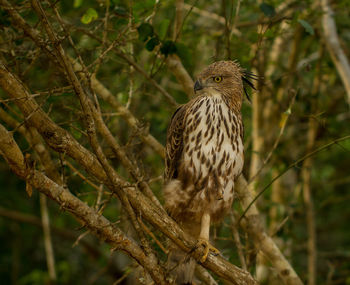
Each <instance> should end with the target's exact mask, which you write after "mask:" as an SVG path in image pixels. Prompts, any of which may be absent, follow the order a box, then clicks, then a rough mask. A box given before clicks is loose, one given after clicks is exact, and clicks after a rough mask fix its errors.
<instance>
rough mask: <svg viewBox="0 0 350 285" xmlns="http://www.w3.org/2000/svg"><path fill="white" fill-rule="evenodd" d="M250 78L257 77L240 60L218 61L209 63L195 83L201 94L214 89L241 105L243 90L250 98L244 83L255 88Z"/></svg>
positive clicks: (196, 89) (197, 92) (197, 91)
mask: <svg viewBox="0 0 350 285" xmlns="http://www.w3.org/2000/svg"><path fill="white" fill-rule="evenodd" d="M249 79H256V78H255V76H254V75H252V74H251V73H248V72H246V71H245V70H244V69H243V68H241V66H240V65H239V63H238V62H236V61H217V62H214V63H212V64H211V65H209V66H208V67H207V68H206V69H205V70H203V71H202V72H201V73H200V74H199V75H198V77H197V80H196V82H195V84H194V91H195V93H196V94H199V95H200V94H201V93H207V91H210V89H212V90H215V91H217V92H219V93H220V94H222V95H224V96H225V97H226V98H227V99H229V100H230V101H233V102H234V103H235V105H238V106H240V105H241V103H242V100H243V92H245V93H246V95H247V98H248V100H249V96H248V93H247V91H246V89H245V87H244V84H243V83H247V84H248V85H249V86H250V87H252V88H254V85H253V84H252V83H251V82H250V80H249ZM254 89H255V88H254ZM209 93H210V92H209Z"/></svg>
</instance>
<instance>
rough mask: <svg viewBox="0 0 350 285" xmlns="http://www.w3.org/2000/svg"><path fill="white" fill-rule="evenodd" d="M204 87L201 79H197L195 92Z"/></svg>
mask: <svg viewBox="0 0 350 285" xmlns="http://www.w3.org/2000/svg"><path fill="white" fill-rule="evenodd" d="M202 89H203V85H202V84H201V82H200V81H199V80H197V81H196V82H195V83H194V92H196V91H198V90H202Z"/></svg>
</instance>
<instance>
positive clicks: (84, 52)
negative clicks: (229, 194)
mask: <svg viewBox="0 0 350 285" xmlns="http://www.w3.org/2000/svg"><path fill="white" fill-rule="evenodd" d="M41 2H42V6H43V8H44V9H45V12H46V13H47V16H48V20H49V22H50V23H51V25H52V27H53V29H54V30H55V31H56V33H57V35H58V36H59V40H60V41H61V44H62V45H63V47H64V50H65V52H66V53H67V54H68V55H69V56H70V57H71V58H72V59H73V60H74V61H75V62H79V60H81V61H80V63H81V62H83V63H84V64H85V67H86V70H82V69H81V68H80V71H79V72H80V73H84V72H88V73H89V78H90V79H91V78H95V79H97V80H98V81H99V83H101V84H102V85H103V86H104V87H105V88H106V89H107V90H108V91H109V96H107V97H106V96H105V97H104V96H103V95H101V94H99V92H96V93H97V96H98V99H99V102H100V106H101V111H102V113H103V118H104V120H105V122H106V124H107V125H108V127H109V128H110V130H111V131H112V133H113V135H114V136H115V138H116V139H117V140H118V142H119V143H120V145H121V146H122V148H123V150H124V151H125V152H126V153H127V154H128V157H129V158H130V160H132V161H133V163H135V165H137V166H138V167H139V169H140V170H141V172H142V176H143V178H144V179H145V180H146V181H148V182H149V184H150V186H151V188H152V190H153V192H154V193H155V195H156V196H157V197H158V198H159V200H160V201H161V202H162V201H163V200H162V199H163V198H162V191H161V189H162V174H163V169H164V163H163V158H162V156H161V155H160V153H161V150H159V151H157V149H156V148H157V146H158V147H160V148H161V145H164V143H165V138H166V129H167V125H168V124H169V121H170V118H171V115H172V113H173V112H174V111H175V109H176V105H177V104H182V103H186V102H187V101H188V100H189V99H190V98H191V96H193V94H192V90H191V89H190V88H188V86H189V85H190V84H191V80H190V79H191V78H192V79H194V78H195V76H196V74H198V73H199V72H200V71H201V70H202V69H203V68H204V67H205V66H207V65H208V64H210V63H212V62H214V61H217V60H224V59H225V60H227V59H231V60H238V62H239V63H240V64H241V66H242V67H244V68H246V69H247V70H249V71H251V72H253V73H254V74H256V75H258V76H259V80H257V81H256V82H253V83H254V85H255V87H256V90H253V89H252V88H250V87H249V86H247V91H248V93H249V97H250V99H251V102H249V101H248V100H245V102H244V105H243V109H242V114H243V119H244V125H245V158H246V161H245V167H244V171H243V174H244V175H245V177H246V178H247V180H248V181H249V182H250V183H251V185H253V186H254V188H255V191H256V194H257V193H259V192H261V191H264V192H263V194H262V196H261V197H260V198H259V200H258V201H257V205H258V208H259V210H260V212H261V215H262V218H263V221H264V224H265V226H266V230H267V232H268V233H269V234H270V235H271V236H272V237H273V238H274V239H275V242H276V243H277V244H278V245H279V247H280V248H281V250H282V251H283V253H284V254H285V256H286V257H287V258H288V260H289V261H290V262H291V264H292V265H293V267H294V269H295V270H296V272H297V273H298V275H299V276H300V277H301V279H302V280H303V281H304V282H305V284H311V285H313V284H350V227H349V219H350V207H349V203H350V192H349V189H350V155H349V152H350V140H349V139H348V140H347V139H344V140H340V141H338V139H341V138H344V137H346V136H348V135H349V134H350V127H349V126H350V112H349V104H350V89H349V88H350V87H349V86H350V83H349V82H350V77H349V76H348V75H347V73H346V69H347V68H348V70H350V68H349V62H348V59H349V57H350V54H349V53H350V50H349V46H350V28H349V27H350V9H349V7H350V3H349V1H348V0H339V1H325V0H322V1H311V0H310V1H308V0H304V1H291V0H287V1H277V0H271V1H266V2H263V1H250V0H244V1H240V0H232V1H230V0H221V1H199V0H197V1H174V0H170V1H159V0H144V1H141V0H135V1H120V0H106V1H102V0H100V1H89V0H74V1H68V0H59V1H52V0H49V1H41ZM0 3H1V9H0V59H1V61H3V62H4V63H6V65H7V66H8V67H9V68H10V69H11V71H12V72H13V73H15V74H16V75H17V76H18V77H19V78H20V79H21V80H22V81H23V82H24V83H25V84H26V85H27V87H28V89H29V90H30V92H31V93H32V94H33V96H34V98H35V99H36V101H37V102H38V104H39V105H40V106H41V108H42V109H43V110H44V111H45V112H47V114H49V116H50V117H51V118H52V120H53V121H54V122H55V123H56V124H58V125H59V126H61V127H62V128H64V129H66V130H67V131H69V132H70V133H71V134H72V135H73V136H74V138H75V139H76V140H78V141H79V143H81V144H82V145H84V146H85V147H86V148H88V149H90V146H89V140H88V139H87V136H86V128H85V125H84V122H83V114H82V111H81V106H80V103H79V100H78V99H77V97H76V95H75V93H74V90H73V88H72V87H71V86H70V84H69V83H68V82H67V81H66V79H65V77H64V76H62V73H60V71H59V69H58V67H57V63H55V62H53V61H52V60H51V58H50V57H49V56H48V55H47V54H45V53H44V52H43V51H42V50H41V49H40V48H39V47H38V46H37V45H36V44H35V43H34V42H33V41H32V40H31V39H30V38H29V37H27V35H26V34H25V33H23V31H22V30H21V29H20V28H19V27H18V26H17V25H16V23H15V22H14V20H13V17H11V15H10V13H9V12H8V10H6V9H3V8H4V5H7V4H6V1H3V0H1V1H0ZM9 3H10V5H12V8H14V9H15V10H16V11H17V12H18V13H19V14H20V15H21V17H23V19H24V20H25V21H26V22H27V23H28V24H29V25H30V26H31V27H33V28H34V29H36V30H37V31H38V33H39V35H40V36H41V37H42V39H43V41H44V42H46V43H47V35H46V33H45V30H44V27H43V25H42V24H41V23H40V22H39V19H38V16H37V14H36V13H35V12H34V10H33V9H32V7H31V3H30V1H20V0H11V1H10V2H9ZM53 7H55V8H56V10H55V9H53ZM56 12H57V13H56ZM58 15H59V16H58ZM334 24H335V26H334ZM334 27H335V28H336V30H335V29H334ZM335 31H336V33H335ZM334 39H335V40H336V41H335V42H334ZM78 59H79V60H78ZM178 65H180V68H179V67H178ZM78 69H79V68H78ZM79 72H77V74H78V73H79ZM186 72H187V73H186ZM186 76H187V77H186ZM188 76H189V77H188ZM87 82H88V83H86V84H87V85H88V84H89V80H88V81H87ZM346 86H348V87H346ZM0 95H1V98H0V122H1V124H3V125H4V126H6V127H7V129H8V130H11V131H14V132H13V134H14V138H15V139H16V141H17V143H18V144H19V146H20V147H21V149H22V151H23V152H24V153H29V154H31V156H32V157H33V158H34V159H35V158H36V154H35V151H34V150H33V147H32V145H31V143H29V142H28V140H26V138H25V135H24V133H25V132H24V131H23V127H26V121H25V120H24V118H23V115H22V114H21V112H20V111H19V109H18V108H17V107H16V105H15V102H13V100H11V99H9V98H8V96H7V95H6V93H5V92H3V91H2V90H1V89H0ZM120 106H122V107H123V108H124V109H126V110H128V111H129V112H130V114H131V116H133V117H135V118H136V119H137V120H138V122H137V127H135V126H134V127H131V125H130V124H129V123H128V121H127V119H128V118H130V116H129V117H128V115H125V113H123V112H121V110H124V109H121V107H120ZM29 129H30V128H27V130H29ZM145 134H146V135H147V134H150V135H152V136H153V137H154V138H155V139H156V141H158V143H160V144H159V145H157V144H153V145H152V144H151V145H150V144H148V143H147V142H145V140H144V139H142V138H144V136H145ZM100 144H101V146H102V147H103V149H104V151H105V154H106V155H107V157H108V158H109V159H110V161H111V162H112V164H113V167H114V168H115V169H116V170H117V171H118V173H119V174H120V175H121V176H122V177H124V178H125V179H128V180H130V181H131V180H132V179H131V178H130V176H129V175H128V172H127V170H126V169H125V168H124V167H123V166H122V165H121V163H120V162H119V161H118V159H116V158H115V156H114V154H113V151H112V150H110V149H109V147H108V144H107V143H106V142H105V141H104V140H103V139H101V140H100ZM317 149H318V150H319V151H316V152H314V153H313V154H311V155H309V156H307V157H305V156H306V155H307V154H310V153H312V152H313V151H315V150H317ZM50 153H51V155H52V159H53V160H54V163H55V166H56V167H57V170H58V171H59V174H60V176H61V179H62V180H63V181H64V183H65V185H66V186H67V187H68V189H69V190H70V191H71V192H72V193H73V194H74V195H76V196H77V197H79V198H80V199H81V200H83V201H85V202H86V203H87V204H88V205H89V206H91V207H96V209H97V208H98V209H103V214H104V216H106V217H107V218H108V219H109V220H110V221H113V222H116V223H118V224H119V225H120V227H121V228H123V230H124V231H125V232H126V233H129V234H131V235H132V233H131V230H130V229H129V226H128V222H127V221H126V217H125V214H124V212H123V211H122V209H121V206H120V204H119V202H118V201H117V200H116V199H115V198H113V197H112V196H111V193H109V192H108V189H107V188H105V187H103V185H100V184H99V182H98V181H96V179H95V178H94V177H90V176H89V175H88V174H87V173H86V172H85V171H84V170H83V169H82V168H81V166H79V165H77V164H76V163H75V162H74V161H73V160H71V159H70V158H68V157H66V156H65V155H64V154H58V153H56V152H54V151H51V152H50ZM36 167H37V168H38V169H41V168H40V167H41V166H40V165H37V166H36ZM280 175H281V176H280ZM277 176H280V177H279V178H278V179H276V180H275V181H273V183H270V182H271V181H272V179H274V178H276V177H277ZM0 189H1V191H0V240H1V242H0V252H1V254H0V280H1V283H2V284H21V285H22V284H23V285H24V284H74V283H75V284H83V283H84V284H134V282H135V280H134V279H132V278H131V277H130V276H131V275H132V274H131V273H133V272H134V271H135V268H136V266H135V264H134V262H133V261H131V260H130V259H129V258H127V257H126V256H125V255H123V254H122V253H118V252H113V253H111V251H110V247H109V246H108V245H107V244H105V243H103V242H102V241H99V240H98V239H97V238H95V237H94V236H93V235H91V234H90V233H89V232H87V231H86V229H84V228H81V226H80V224H79V223H78V222H77V221H76V220H75V219H74V218H73V217H72V216H71V215H70V214H69V213H67V212H65V211H63V210H62V209H61V208H60V207H59V206H58V205H57V204H55V203H54V202H52V201H50V200H49V199H45V197H44V196H42V197H40V195H39V193H38V192H37V191H35V189H34V190H33V193H32V196H31V197H29V196H28V195H27V193H26V191H25V190H26V185H25V182H23V181H21V180H20V179H18V178H17V176H16V175H15V174H13V173H12V172H11V171H10V169H9V167H8V165H7V163H6V161H5V160H3V159H2V158H1V159H0ZM27 190H28V189H27ZM243 210H244V209H241V207H240V205H239V203H234V205H233V209H232V213H231V214H230V215H228V216H227V217H226V218H225V220H224V222H223V223H222V224H220V225H217V226H215V228H214V230H213V232H214V236H213V240H214V243H215V245H216V247H217V248H219V249H220V250H221V251H222V253H223V255H224V256H225V257H226V258H228V260H229V261H230V262H232V263H233V264H236V265H237V266H240V267H242V266H243V265H242V259H240V258H239V255H238V251H237V243H235V236H236V237H237V236H238V237H239V238H240V243H241V245H242V252H243V256H244V263H245V265H244V266H245V267H246V268H247V269H248V270H249V271H250V272H251V273H252V274H253V275H256V274H257V275H256V276H257V278H258V279H259V281H260V282H261V284H281V283H280V282H281V281H280V280H279V279H278V277H277V276H276V272H275V271H274V269H273V268H271V265H270V264H269V262H268V261H266V260H264V258H263V257H261V256H260V255H259V254H258V252H257V251H256V250H255V249H254V246H253V244H252V241H251V240H250V239H249V238H248V237H247V235H246V234H245V232H244V231H243V230H242V229H241V228H240V227H238V226H237V224H236V222H237V219H238V218H239V217H240V215H241V214H242V212H243ZM46 215H48V217H49V223H50V228H51V244H52V249H53V253H52V254H51V256H53V257H54V265H53V267H54V270H55V273H56V276H57V277H56V280H54V278H52V275H51V276H50V274H49V273H48V269H47V253H46V251H45V239H44V236H45V235H44V233H43V223H42V220H43V218H44V217H45V216H46ZM44 220H45V218H44ZM155 233H156V234H157V236H158V238H159V239H160V240H161V241H165V238H164V237H163V236H162V235H161V234H159V233H157V232H156V231H155ZM152 242H153V241H152ZM236 242H237V241H236ZM154 247H155V248H156V250H157V251H158V253H159V256H160V258H161V259H162V260H165V254H164V253H163V252H162V250H161V249H160V248H159V247H158V246H157V245H156V244H155V243H154ZM139 281H140V280H139ZM140 282H141V283H142V280H141V281H140ZM218 283H219V284H224V283H223V281H220V280H218Z"/></svg>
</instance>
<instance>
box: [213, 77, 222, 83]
mask: <svg viewBox="0 0 350 285" xmlns="http://www.w3.org/2000/svg"><path fill="white" fill-rule="evenodd" d="M213 79H214V81H215V82H216V83H219V82H221V81H222V76H215V77H213Z"/></svg>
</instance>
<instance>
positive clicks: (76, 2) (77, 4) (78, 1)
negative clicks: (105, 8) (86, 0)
mask: <svg viewBox="0 0 350 285" xmlns="http://www.w3.org/2000/svg"><path fill="white" fill-rule="evenodd" d="M81 4H83V0H74V4H73V7H74V8H78V7H80V6H81Z"/></svg>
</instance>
